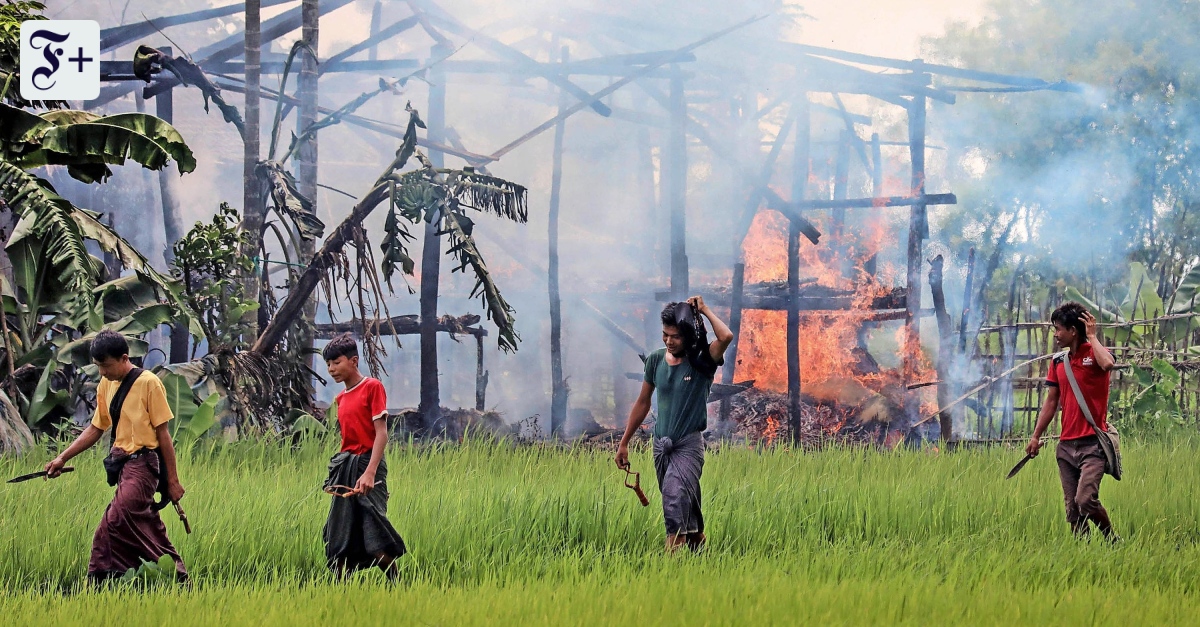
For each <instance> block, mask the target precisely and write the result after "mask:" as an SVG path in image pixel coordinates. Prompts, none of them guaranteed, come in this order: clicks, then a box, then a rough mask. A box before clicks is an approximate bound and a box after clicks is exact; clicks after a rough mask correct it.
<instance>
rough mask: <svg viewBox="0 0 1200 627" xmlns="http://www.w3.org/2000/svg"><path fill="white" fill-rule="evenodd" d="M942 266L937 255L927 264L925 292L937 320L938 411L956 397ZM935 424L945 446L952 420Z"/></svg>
mask: <svg viewBox="0 0 1200 627" xmlns="http://www.w3.org/2000/svg"><path fill="white" fill-rule="evenodd" d="M944 264H945V262H944V260H943V259H942V256H941V255H938V256H937V257H934V258H933V261H931V262H929V291H930V293H931V294H932V295H933V311H934V314H935V316H936V317H937V326H938V361H937V378H938V381H940V382H941V383H940V384H939V385H938V386H937V402H938V407H945V406H946V405H949V404H950V401H951V399H953V398H957V397H958V395H954V396H951V385H952V384H951V379H952V378H953V375H951V374H950V368H951V366H952V364H951V361H952V360H953V355H954V349H953V344H954V325H953V323H952V322H951V320H950V314H949V312H947V311H946V293H945V291H944V290H943V289H942V268H943V266H944ZM938 423H939V425H940V426H941V436H942V441H943V442H949V441H950V440H951V438H952V437H953V435H954V420H953V418H952V414H951V412H950V410H945V411H943V412H942V413H941V414H940V415H939V416H938Z"/></svg>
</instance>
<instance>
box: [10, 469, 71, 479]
mask: <svg viewBox="0 0 1200 627" xmlns="http://www.w3.org/2000/svg"><path fill="white" fill-rule="evenodd" d="M74 470H75V468H74V467H72V466H66V467H64V468H63V469H62V471H61V472H72V471H74ZM45 476H46V471H45V470H39V471H37V472H31V473H29V474H27V475H21V476H20V477H13V478H12V479H9V480H8V483H21V482H22V481H29V480H30V479H37V478H38V477H45Z"/></svg>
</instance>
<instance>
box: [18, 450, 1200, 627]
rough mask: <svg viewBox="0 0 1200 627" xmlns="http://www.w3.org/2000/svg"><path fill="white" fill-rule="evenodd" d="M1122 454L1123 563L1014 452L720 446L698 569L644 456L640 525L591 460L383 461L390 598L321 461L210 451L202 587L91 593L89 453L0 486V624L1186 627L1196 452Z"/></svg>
mask: <svg viewBox="0 0 1200 627" xmlns="http://www.w3.org/2000/svg"><path fill="white" fill-rule="evenodd" d="M1126 448H1127V452H1126V458H1127V466H1128V473H1129V474H1128V477H1127V479H1126V480H1125V481H1122V482H1119V483H1118V482H1113V481H1111V480H1109V481H1106V482H1105V484H1104V487H1103V491H1102V496H1103V498H1104V501H1105V503H1106V504H1107V505H1108V507H1109V509H1110V511H1111V512H1112V514H1113V517H1114V521H1115V522H1116V524H1117V526H1118V528H1119V531H1120V532H1121V533H1122V535H1124V537H1125V542H1124V543H1123V544H1121V545H1119V546H1117V547H1110V546H1108V545H1106V544H1104V543H1102V542H1098V541H1097V542H1079V541H1076V540H1074V539H1072V538H1071V537H1070V536H1069V533H1068V530H1067V528H1066V524H1065V522H1063V515H1062V512H1061V509H1062V504H1061V503H1062V501H1061V496H1060V490H1059V487H1058V479H1057V473H1056V471H1055V467H1054V464H1053V459H1052V457H1051V456H1050V455H1049V454H1046V455H1043V456H1042V457H1040V458H1039V459H1037V460H1035V461H1034V462H1033V463H1031V464H1030V465H1029V466H1027V467H1026V469H1025V470H1024V471H1023V472H1022V473H1021V474H1020V475H1018V476H1017V478H1016V479H1014V480H1012V481H1005V480H1004V478H1003V477H1004V475H1005V473H1006V472H1007V470H1008V468H1009V466H1011V464H1012V463H1013V462H1014V461H1016V459H1018V458H1019V454H1018V453H1016V452H1015V451H1013V450H1011V449H1000V448H996V449H987V450H966V451H961V452H959V453H955V454H945V453H938V452H936V451H934V450H925V451H905V452H897V453H886V452H883V453H881V452H873V451H850V450H828V451H823V452H819V453H813V454H802V455H801V454H796V453H793V452H791V451H787V450H782V449H781V450H774V451H764V452H756V451H753V450H748V449H745V448H740V447H726V449H725V450H722V451H719V452H715V453H711V454H710V456H709V460H708V464H707V467H706V474H705V478H704V488H705V491H706V492H705V498H706V515H707V520H708V525H709V534H710V538H711V544H710V546H709V550H708V552H707V553H705V554H704V555H701V556H691V555H678V556H673V557H666V556H663V555H662V536H663V531H662V527H661V512H660V511H659V509H658V499H657V490H655V489H653V487H651V486H652V485H653V478H652V477H651V476H650V473H651V465H650V458H649V455H648V454H647V453H645V452H641V453H638V454H636V455H635V456H634V459H633V462H634V467H635V469H638V470H641V471H643V473H645V474H644V475H643V478H645V479H647V481H646V484H647V486H648V487H649V489H648V490H647V492H648V493H650V496H651V506H650V507H648V508H642V507H640V506H638V504H637V501H636V499H635V498H634V496H633V494H632V493H631V492H629V491H628V490H626V489H625V488H623V487H622V486H621V480H622V473H620V472H619V471H617V470H616V469H615V468H614V467H613V466H612V463H611V461H610V460H609V455H608V453H605V452H600V451H583V450H577V451H571V452H563V451H560V450H556V449H551V448H536V447H534V448H512V447H509V446H506V445H495V444H491V443H483V442H468V443H467V444H465V445H463V446H461V447H435V448H420V447H404V446H400V447H393V448H392V449H391V450H390V452H389V464H390V467H389V470H390V475H389V487H390V488H391V490H392V501H391V510H390V511H391V517H392V519H393V522H394V523H395V524H396V526H397V528H398V529H399V530H400V531H401V533H402V534H403V535H404V537H405V540H406V541H407V542H408V543H409V545H410V547H411V550H412V553H411V554H410V555H409V556H408V557H406V558H404V560H403V562H404V572H403V579H404V583H403V584H402V585H401V586H400V587H399V588H398V589H396V590H391V589H388V588H386V587H385V586H384V584H383V583H382V577H381V576H380V575H379V574H378V573H376V572H371V573H365V574H361V575H358V576H356V578H355V579H354V580H353V581H352V582H350V583H348V584H337V583H334V582H333V581H331V580H330V578H329V577H328V575H327V574H326V573H325V570H324V568H323V553H322V547H321V540H320V531H321V526H322V524H323V522H324V516H325V512H326V508H327V507H328V498H329V497H327V496H325V495H324V494H322V493H321V492H320V489H319V485H320V481H321V479H322V478H323V476H324V472H325V459H326V457H327V455H328V454H330V453H331V452H332V450H331V446H330V445H329V444H328V443H319V442H310V443H309V444H307V445H305V446H304V447H302V448H301V449H300V450H298V451H293V450H290V449H286V448H277V447H276V446H274V445H271V444H264V443H249V442H247V443H239V444H235V445H227V446H225V447H222V448H220V449H213V448H206V447H205V445H201V446H200V448H198V449H196V450H194V451H193V452H192V453H191V454H184V456H183V461H182V466H181V472H182V476H183V479H184V484H185V487H187V488H188V490H189V492H188V496H187V498H186V499H185V500H184V504H185V506H186V507H187V510H188V514H189V517H190V518H191V521H192V525H193V528H194V531H195V533H194V534H193V535H191V536H185V535H184V534H183V533H182V529H181V528H180V525H179V524H178V523H177V522H175V521H174V520H173V517H172V516H167V517H166V518H167V520H168V522H167V525H168V528H169V529H170V532H171V534H172V537H173V538H174V540H175V541H176V542H177V544H178V547H179V548H180V550H181V551H182V552H183V555H184V557H185V559H187V561H188V564H189V568H190V569H191V572H192V573H193V575H194V576H195V578H196V584H195V585H194V586H193V588H192V589H190V590H180V589H176V588H165V589H160V588H155V589H151V590H149V591H141V590H138V589H135V588H129V587H120V586H119V587H117V588H114V589H112V590H108V591H103V592H94V591H82V590H80V583H81V579H82V577H83V574H84V570H85V566H86V562H87V554H88V547H89V542H90V539H91V534H92V530H93V528H94V525H95V522H96V520H97V519H98V518H99V516H100V512H101V511H102V509H103V507H104V504H105V502H106V500H107V499H108V498H109V494H110V491H109V489H108V488H106V487H105V486H104V485H103V479H102V477H101V473H100V470H99V457H98V455H85V456H84V457H83V458H80V459H79V460H77V465H78V467H79V468H80V472H77V473H75V474H74V475H69V476H65V477H63V478H62V479H59V480H56V481H54V482H51V483H44V484H43V483H30V484H21V485H16V486H6V487H4V488H3V489H0V519H2V520H4V521H5V524H4V526H3V531H2V533H0V555H2V556H3V557H0V590H3V592H4V593H5V596H4V600H3V601H0V611H2V612H3V614H4V615H5V616H6V617H10V618H9V619H8V620H6V622H9V623H10V624H24V623H39V622H44V621H45V620H47V619H48V618H53V619H54V620H55V621H56V622H62V623H66V624H76V623H82V622H94V621H95V620H98V618H97V616H98V615H99V614H102V613H110V612H111V611H112V608H114V607H118V606H119V607H121V608H123V610H122V612H121V613H122V615H123V616H124V617H126V618H127V619H128V620H129V621H131V623H130V624H143V623H144V624H161V623H162V622H164V621H167V620H169V621H170V622H171V623H173V624H179V623H183V624H193V623H195V624H201V623H203V624H227V623H229V622H234V623H245V622H248V621H257V620H260V619H262V620H264V621H265V622H266V623H268V624H285V623H287V624H290V623H293V622H296V621H299V622H302V623H303V622H317V621H321V622H343V620H345V621H360V620H361V621H366V622H367V623H378V622H382V621H384V620H386V621H388V622H389V623H391V622H400V623H424V624H481V623H488V622H493V621H504V622H516V621H518V620H520V622H522V623H535V624H536V623H554V624H584V623H587V624H595V623H597V622H602V621H605V620H612V621H613V622H615V623H618V624H633V623H646V622H658V623H663V622H665V623H667V624H695V623H697V622H707V623H717V624H729V623H747V622H749V623H759V622H761V621H775V622H795V621H800V620H804V619H817V620H821V621H822V622H832V623H835V624H837V623H846V624H855V623H880V622H887V623H891V622H898V621H900V620H901V619H905V620H907V621H910V622H913V623H921V624H929V623H938V622H941V623H948V622H951V621H966V622H969V623H991V624H1019V623H1029V624H1032V623H1046V622H1049V623H1060V624H1065V623H1070V624H1079V623H1080V622H1082V621H1087V622H1091V623H1097V624H1117V623H1129V622H1130V621H1137V622H1145V621H1150V620H1159V621H1176V622H1177V621H1181V620H1184V618H1183V617H1186V616H1190V615H1192V614H1193V613H1194V612H1195V611H1196V609H1198V608H1197V607H1196V605H1197V603H1196V600H1195V596H1194V593H1195V586H1196V583H1195V582H1196V581H1198V580H1200V545H1198V544H1197V541H1198V540H1200V534H1198V533H1197V529H1196V521H1197V519H1198V515H1200V499H1198V498H1197V494H1196V491H1197V490H1198V489H1200V488H1198V487H1197V486H1200V476H1197V475H1200V465H1197V464H1196V459H1197V454H1198V453H1200V451H1198V450H1197V448H1196V445H1195V444H1193V443H1190V442H1186V443H1176V444H1165V443H1139V442H1136V441H1131V442H1129V443H1127V445H1126ZM41 461H43V460H42V458H41V457H39V456H37V455H31V456H26V457H24V458H20V459H16V460H13V459H7V460H4V461H3V462H0V474H16V473H17V472H20V471H24V470H26V469H28V468H31V467H34V466H36V465H38V464H39V463H40V462H41ZM343 616H344V617H345V618H344V619H343Z"/></svg>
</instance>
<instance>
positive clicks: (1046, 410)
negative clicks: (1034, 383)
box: [1025, 386, 1058, 456]
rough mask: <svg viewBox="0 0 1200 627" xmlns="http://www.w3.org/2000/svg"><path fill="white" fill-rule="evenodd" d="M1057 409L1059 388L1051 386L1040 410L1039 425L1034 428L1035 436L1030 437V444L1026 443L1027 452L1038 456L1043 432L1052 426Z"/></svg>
mask: <svg viewBox="0 0 1200 627" xmlns="http://www.w3.org/2000/svg"><path fill="white" fill-rule="evenodd" d="M1057 411H1058V388H1057V387H1055V386H1050V387H1048V388H1047V389H1046V400H1045V401H1043V402H1042V409H1041V410H1040V411H1038V419H1037V426H1035V427H1034V428H1033V437H1032V438H1030V439H1029V444H1026V445H1025V452H1026V453H1028V454H1029V455H1033V456H1037V454H1038V450H1039V449H1040V448H1042V434H1044V433H1046V428H1047V427H1049V426H1050V421H1051V420H1053V419H1054V414H1055V413H1056V412H1057Z"/></svg>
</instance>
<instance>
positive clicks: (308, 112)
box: [295, 0, 321, 368]
mask: <svg viewBox="0 0 1200 627" xmlns="http://www.w3.org/2000/svg"><path fill="white" fill-rule="evenodd" d="M318 5H319V0H304V1H303V3H302V4H301V9H300V22H301V31H300V32H301V37H302V38H303V40H304V41H305V42H306V43H307V44H308V46H309V48H311V49H312V52H313V53H312V54H302V55H301V58H302V59H303V61H302V63H301V66H300V78H299V80H298V81H297V83H296V85H297V87H298V89H299V92H300V93H299V94H298V95H299V96H300V110H299V113H298V115H297V116H296V134H297V135H300V134H301V133H303V132H304V130H305V129H307V128H308V127H309V126H310V125H312V124H313V123H314V122H316V121H317V91H318V86H317V84H318V79H319V77H320V75H319V74H318V72H317V59H316V57H315V55H316V52H317V50H318V46H319V45H320V38H319V33H320V21H321V13H320V7H319V6H318ZM296 184H297V189H298V190H299V192H300V194H301V195H302V196H304V197H305V198H307V199H309V201H310V202H312V207H313V212H316V211H317V138H316V137H315V136H314V137H313V138H312V139H311V140H309V141H307V142H305V143H304V145H303V146H301V147H300V149H299V150H297V151H296ZM316 249H317V242H316V241H315V240H305V239H303V238H301V239H300V250H299V255H297V257H296V258H297V260H299V261H300V263H308V260H309V259H312V256H313V254H315V253H316ZM316 317H317V297H316V293H315V292H314V293H313V294H312V295H310V296H309V298H308V300H307V301H305V303H304V307H303V309H302V310H301V319H302V324H300V326H298V327H296V346H295V348H296V349H297V354H298V355H299V356H300V358H301V359H303V360H305V361H306V362H308V366H309V367H310V368H311V367H312V359H313V355H312V352H311V351H312V347H313V324H314V323H315V322H316Z"/></svg>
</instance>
